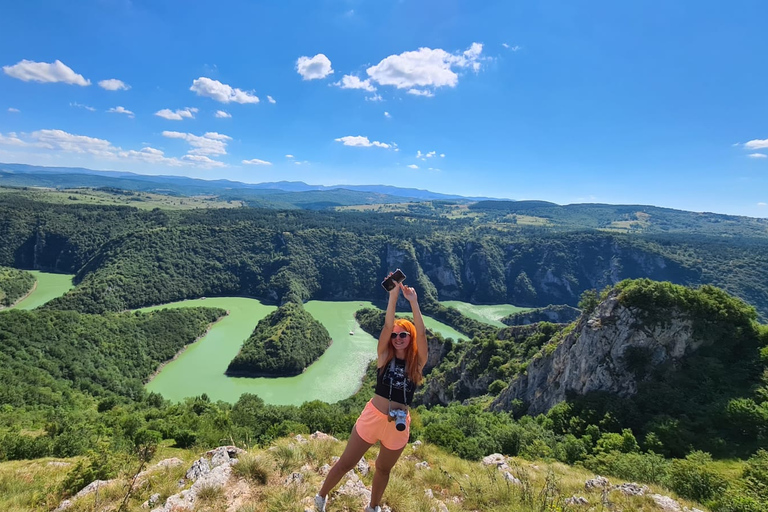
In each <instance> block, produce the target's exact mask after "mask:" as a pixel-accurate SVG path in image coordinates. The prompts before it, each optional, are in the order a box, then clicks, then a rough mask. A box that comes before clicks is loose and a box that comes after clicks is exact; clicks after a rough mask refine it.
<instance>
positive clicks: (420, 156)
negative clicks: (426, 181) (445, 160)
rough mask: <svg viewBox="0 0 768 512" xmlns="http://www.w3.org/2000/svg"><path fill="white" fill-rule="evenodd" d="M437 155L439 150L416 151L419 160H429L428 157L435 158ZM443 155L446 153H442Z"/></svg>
mask: <svg viewBox="0 0 768 512" xmlns="http://www.w3.org/2000/svg"><path fill="white" fill-rule="evenodd" d="M435 155H437V151H430V152H428V153H422V152H421V150H418V151H416V158H418V159H419V160H424V161H425V162H426V161H427V158H433V157H434V156H435ZM440 156H441V157H444V156H445V155H444V154H441V155H440Z"/></svg>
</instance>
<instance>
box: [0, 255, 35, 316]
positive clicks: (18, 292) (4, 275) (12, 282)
mask: <svg viewBox="0 0 768 512" xmlns="http://www.w3.org/2000/svg"><path fill="white" fill-rule="evenodd" d="M34 285H35V276H33V275H32V274H30V273H29V272H25V271H23V270H18V269H15V268H9V267H2V266H0V309H1V308H4V307H8V306H12V305H13V304H15V303H16V302H17V301H18V300H19V299H21V298H23V297H24V296H25V295H26V294H27V293H29V292H30V290H32V287H33V286H34Z"/></svg>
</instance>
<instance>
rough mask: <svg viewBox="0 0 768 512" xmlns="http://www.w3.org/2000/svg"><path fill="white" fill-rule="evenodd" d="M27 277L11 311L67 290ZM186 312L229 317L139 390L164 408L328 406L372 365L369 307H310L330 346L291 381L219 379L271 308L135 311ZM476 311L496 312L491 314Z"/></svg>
mask: <svg viewBox="0 0 768 512" xmlns="http://www.w3.org/2000/svg"><path fill="white" fill-rule="evenodd" d="M33 274H34V275H35V278H36V279H37V286H36V288H35V290H34V291H33V292H32V293H31V294H30V295H29V296H28V297H26V298H25V299H24V300H23V301H20V302H19V303H18V304H17V305H16V306H14V307H15V308H18V309H33V308H35V307H37V306H40V305H41V304H44V303H45V302H47V301H49V300H51V299H53V298H55V297H58V296H60V295H63V294H64V293H66V292H67V291H68V290H69V289H71V288H72V286H73V285H72V277H73V276H71V275H64V274H50V273H46V272H38V271H34V272H33ZM449 304H450V305H453V306H454V307H457V308H461V307H470V306H471V307H474V308H481V309H479V310H469V311H473V312H474V313H475V314H479V315H480V317H481V318H479V319H481V320H484V321H489V319H488V318H487V315H491V316H495V315H496V314H497V313H498V312H502V313H501V314H499V316H498V317H499V318H501V316H504V315H505V314H509V313H507V310H508V308H511V309H509V312H512V311H513V310H519V309H520V308H515V307H514V306H509V305H501V306H472V305H471V304H466V303H462V302H456V301H452V302H451V303H449ZM194 306H208V307H218V308H222V309H226V310H227V311H229V314H228V315H227V316H225V317H224V318H222V319H221V320H220V321H219V322H217V323H216V324H214V325H213V326H212V327H211V329H210V330H209V331H208V333H207V334H206V335H205V336H203V337H202V338H201V339H199V340H198V341H196V342H195V343H192V344H191V345H188V346H187V348H186V349H184V350H183V351H181V352H180V353H179V354H178V355H177V357H176V358H175V359H174V360H172V361H169V362H168V363H167V364H165V365H164V366H163V367H162V368H161V369H160V371H159V372H158V373H157V374H156V375H155V376H154V378H153V379H152V380H151V381H150V382H149V383H148V384H147V385H146V387H147V389H148V390H149V391H154V392H157V393H160V394H161V395H163V396H164V397H165V398H167V399H169V400H172V401H180V400H183V399H184V398H187V397H194V396H199V395H201V394H203V393H206V394H207V395H208V397H210V399H211V400H223V401H227V402H235V401H237V399H238V398H239V397H240V395H241V394H243V393H255V394H257V395H259V396H260V397H261V398H262V399H263V400H264V401H265V402H267V403H270V404H283V405H289V404H290V405H299V404H301V403H303V402H306V401H309V400H322V401H324V402H335V401H337V400H341V399H343V398H346V397H348V396H350V395H352V394H354V393H355V392H356V391H357V389H358V388H359V387H360V382H361V379H362V377H363V374H364V373H365V369H366V367H367V365H368V363H369V362H370V361H372V360H373V359H374V358H375V357H376V339H375V338H374V337H372V336H371V335H369V334H367V333H366V332H365V331H363V330H362V329H361V328H360V326H359V325H358V324H357V321H356V320H355V318H354V313H355V311H357V310H358V309H360V308H363V307H373V305H372V304H371V303H370V302H360V301H347V302H335V301H334V302H331V301H310V302H307V303H306V304H304V307H305V308H306V310H307V311H308V312H309V313H310V314H311V315H312V316H313V317H315V318H316V319H317V320H318V321H319V322H320V323H322V324H323V325H324V326H325V328H326V329H328V332H329V333H330V335H331V338H332V339H333V343H332V344H331V346H330V347H329V348H328V350H326V351H325V353H324V354H323V355H322V356H321V357H320V358H319V359H318V360H317V361H316V362H315V363H314V364H312V365H311V366H310V367H309V368H307V369H306V370H305V371H304V372H303V373H302V374H301V375H297V376H295V377H284V378H244V377H238V378H234V377H227V376H226V375H225V374H224V371H225V370H226V368H227V365H229V362H230V361H231V360H232V358H233V357H235V355H236V354H237V352H238V350H240V347H241V346H242V344H243V342H244V341H245V340H246V339H247V338H248V336H250V334H251V332H253V329H254V327H256V324H257V323H258V322H259V320H261V319H262V318H264V317H265V316H266V315H267V314H269V313H270V312H272V311H274V309H275V306H266V305H264V304H262V303H261V302H259V301H258V300H256V299H249V298H245V297H211V298H207V299H197V300H185V301H181V302H176V303H172V304H164V305H160V306H153V307H149V308H142V309H141V310H140V311H152V310H157V309H162V308H180V307H194ZM482 308H500V309H498V311H497V313H493V314H491V313H489V312H488V311H487V310H485V309H482ZM462 311H463V312H465V313H466V312H467V310H462ZM476 311H481V313H476ZM494 311H496V310H494ZM404 316H410V314H405V315H404ZM424 323H425V324H426V326H427V327H428V328H430V329H432V330H434V331H437V332H439V333H440V334H442V335H443V336H444V337H446V338H453V339H454V340H459V339H466V336H464V335H462V334H461V333H459V332H458V331H456V330H454V329H452V328H451V327H449V326H447V325H445V324H443V323H441V322H438V321H437V320H435V319H433V318H430V317H425V318H424Z"/></svg>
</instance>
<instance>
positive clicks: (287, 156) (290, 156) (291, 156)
mask: <svg viewBox="0 0 768 512" xmlns="http://www.w3.org/2000/svg"><path fill="white" fill-rule="evenodd" d="M285 158H295V157H294V156H293V155H285Z"/></svg>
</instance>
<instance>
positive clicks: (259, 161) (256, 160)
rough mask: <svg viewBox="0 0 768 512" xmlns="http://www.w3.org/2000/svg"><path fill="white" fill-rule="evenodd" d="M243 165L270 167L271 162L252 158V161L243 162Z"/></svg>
mask: <svg viewBox="0 0 768 512" xmlns="http://www.w3.org/2000/svg"><path fill="white" fill-rule="evenodd" d="M243 163H244V164H246V165H272V162H267V161H266V160H259V159H258V158H254V159H252V160H243Z"/></svg>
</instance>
